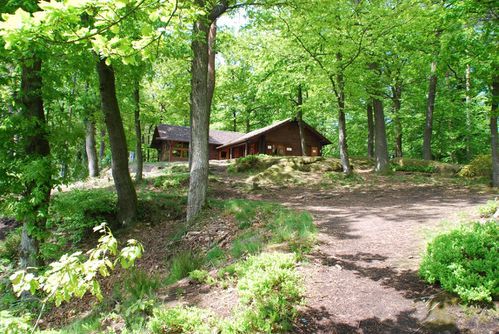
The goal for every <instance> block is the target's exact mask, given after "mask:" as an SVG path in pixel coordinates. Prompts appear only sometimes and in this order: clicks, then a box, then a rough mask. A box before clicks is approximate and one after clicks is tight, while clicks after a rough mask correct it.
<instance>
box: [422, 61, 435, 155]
mask: <svg viewBox="0 0 499 334" xmlns="http://www.w3.org/2000/svg"><path fill="white" fill-rule="evenodd" d="M436 95H437V63H436V62H435V61H433V62H432V63H431V74H430V82H429V85H428V100H427V104H426V120H425V128H424V137H423V159H425V160H431V159H432V154H431V135H432V131H433V112H434V109H435V98H436Z"/></svg>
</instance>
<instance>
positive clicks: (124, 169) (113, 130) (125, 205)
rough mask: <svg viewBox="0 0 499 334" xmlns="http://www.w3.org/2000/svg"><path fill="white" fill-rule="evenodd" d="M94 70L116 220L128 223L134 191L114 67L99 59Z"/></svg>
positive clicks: (132, 212)
mask: <svg viewBox="0 0 499 334" xmlns="http://www.w3.org/2000/svg"><path fill="white" fill-rule="evenodd" d="M97 72H98V74H99V90H100V95H101V106H102V112H103V113H104V121H105V123H106V127H107V133H108V134H109V144H110V147H111V156H112V168H111V169H112V173H113V179H114V184H115V186H116V192H117V194H118V220H119V221H120V222H121V223H122V224H128V223H130V222H132V221H134V220H135V218H136V216H137V194H136V192H135V187H134V185H133V183H132V179H131V177H130V172H129V170H128V149H127V143H126V137H125V130H124V129H123V122H122V120H121V114H120V109H119V106H118V100H117V99H116V87H115V78H114V69H113V67H112V66H110V65H107V64H106V61H105V59H100V60H99V62H98V63H97Z"/></svg>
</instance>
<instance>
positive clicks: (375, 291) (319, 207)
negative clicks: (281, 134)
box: [41, 159, 499, 334]
mask: <svg viewBox="0 0 499 334" xmlns="http://www.w3.org/2000/svg"><path fill="white" fill-rule="evenodd" d="M320 164H322V165H321V166H319V167H320V168H315V167H314V168H312V169H311V170H308V171H307V170H301V169H303V168H302V167H303V166H301V167H297V166H296V165H294V167H293V168H298V170H295V169H293V168H291V167H289V166H288V165H287V163H284V164H281V165H280V164H277V165H273V166H271V167H270V168H267V169H264V170H263V171H262V172H260V173H258V172H255V171H249V172H242V173H230V172H228V170H227V169H228V168H227V167H228V166H229V163H228V162H213V163H212V164H211V165H210V185H209V196H210V198H212V199H216V200H221V201H222V202H223V201H227V200H229V201H230V200H232V199H242V200H258V201H269V202H275V203H279V204H281V205H284V206H285V207H289V208H292V209H294V210H298V211H307V212H309V213H310V214H311V215H312V216H313V218H314V223H315V224H316V225H317V227H318V235H317V243H316V245H315V247H314V248H313V249H312V251H311V252H310V253H308V254H306V255H305V258H304V261H302V262H300V264H299V266H298V271H299V273H300V275H301V276H302V278H303V281H304V284H305V303H304V305H303V306H301V307H300V313H299V316H298V318H297V320H296V323H295V326H294V329H293V331H292V333H296V334H303V333H331V334H333V333H338V334H343V333H497V328H499V317H498V311H497V309H498V306H499V305H497V303H496V305H495V309H494V307H482V306H463V305H460V304H459V303H458V300H457V299H456V298H455V297H453V296H450V295H448V294H446V293H444V292H443V291H442V290H441V289H440V288H439V287H437V286H431V285H428V284H426V283H425V282H423V281H422V280H421V279H420V278H419V277H418V273H417V271H418V266H419V262H420V260H421V256H422V253H423V252H424V250H425V247H426V244H427V242H428V241H429V240H431V238H432V237H434V236H435V235H437V234H438V233H441V232H443V231H446V230H449V229H452V228H455V227H456V226H459V225H460V224H462V223H465V222H469V221H473V220H479V219H480V217H479V215H478V207H479V206H480V205H483V204H485V203H486V202H487V200H490V199H493V198H494V197H497V196H498V194H497V192H493V191H492V190H491V188H489V187H487V186H486V185H484V184H480V183H474V182H468V181H463V180H459V179H458V178H456V177H449V176H443V175H436V174H429V173H408V172H395V173H391V174H389V175H385V176H381V175H376V174H375V173H372V170H371V166H370V165H369V163H365V161H360V160H359V161H356V162H355V164H356V170H355V172H356V174H355V175H354V177H352V178H344V177H343V176H342V174H341V173H338V172H334V171H331V169H329V170H328V171H325V170H323V167H324V166H326V165H327V166H326V167H328V166H329V167H328V168H332V169H334V168H336V167H334V164H337V162H336V161H334V160H333V159H332V160H331V161H329V160H327V161H322V162H318V163H317V165H320ZM180 165H182V164H180ZM168 166H169V165H167V164H150V165H146V166H145V173H144V174H145V175H144V176H145V180H146V181H145V183H144V184H143V185H142V186H141V187H140V188H139V193H142V194H146V193H152V194H157V195H161V194H163V192H164V191H163V190H162V189H161V188H158V187H157V186H156V181H158V180H160V178H161V177H165V175H169V174H168V173H167V172H166V171H167V168H169V167H168ZM331 166H333V167H331ZM180 167H182V166H180ZM316 167H317V166H316ZM183 168H186V167H185V166H184V167H183ZM269 171H271V173H269ZM165 173H166V174H165ZM259 175H260V177H258V176H259ZM166 177H167V178H168V177H170V176H166ZM111 181H112V180H111V177H110V175H108V174H106V173H104V175H103V177H101V178H99V179H93V180H89V181H87V182H80V183H77V184H73V185H71V186H69V187H67V188H65V189H63V191H70V190H72V189H89V188H105V189H109V190H111V191H112V183H111ZM274 181H275V182H274ZM179 187H180V188H179V189H177V190H176V191H178V196H179V197H183V196H184V194H185V192H186V188H187V183H186V182H185V180H184V181H182V182H181V183H180V184H179ZM170 193H171V194H167V196H170V197H166V198H164V199H161V197H153V200H152V202H151V203H152V204H153V207H151V208H149V209H150V210H151V212H149V213H148V216H146V218H145V220H144V222H145V224H141V225H138V226H132V227H130V228H129V229H125V230H124V231H121V232H120V231H117V233H116V235H117V237H118V239H119V240H121V241H124V240H126V239H127V238H130V237H133V238H135V239H137V240H140V241H141V242H142V243H143V244H144V248H145V253H144V257H143V258H142V259H141V260H140V261H139V262H138V264H137V265H138V268H137V269H138V271H141V272H144V273H150V274H151V275H153V276H154V277H155V279H160V280H164V279H165V278H166V277H168V274H169V269H168V266H167V265H166V264H167V263H168V261H169V259H171V258H172V256H174V255H175V253H177V252H179V251H181V250H182V249H191V248H192V247H193V245H196V247H197V246H202V247H203V246H204V245H211V244H213V243H216V244H217V243H218V244H219V245H220V246H221V247H222V248H223V249H226V248H227V247H229V245H230V244H231V242H232V241H233V240H234V238H235V235H236V234H237V233H238V227H237V224H236V223H235V222H234V219H233V217H231V216H230V215H226V214H223V213H221V212H220V211H219V209H217V208H216V207H214V208H208V209H207V217H205V219H204V220H203V224H204V225H198V226H190V227H187V229H185V230H183V228H184V227H183V226H184V222H183V219H182V218H181V217H183V206H184V205H185V204H181V203H183V202H178V201H173V202H160V200H161V201H165V200H166V201H171V200H173V199H174V198H176V197H177V192H175V191H173V192H172V191H170ZM183 198H185V197H183ZM255 203H257V202H255ZM177 211H178V212H177ZM172 212H176V214H173V215H172ZM149 218H154V221H151V220H150V219H149ZM179 231H182V233H183V237H181V238H180V239H179V238H177V237H175V236H176V235H179ZM90 241H91V242H90V245H93V241H92V240H90ZM90 245H89V246H90ZM271 247H279V245H272V246H271ZM127 275H128V274H127V273H126V272H124V271H117V272H116V273H115V274H113V275H112V276H111V277H108V278H106V279H104V280H103V281H102V287H103V291H104V295H105V300H106V303H105V304H106V305H107V306H101V309H106V307H107V308H113V307H114V308H116V307H118V306H119V305H118V304H119V303H118V302H115V300H116V297H115V296H114V292H113V290H115V288H116V286H122V287H125V288H126V284H123V282H126V281H127V277H128V276H127ZM151 277H152V276H151ZM128 280H129V279H128ZM125 290H126V289H125ZM155 295H156V298H157V299H158V300H159V301H160V302H161V303H162V304H164V305H165V306H175V305H195V306H198V307H201V308H205V309H209V310H211V311H213V312H215V313H216V314H218V315H219V316H222V317H226V316H229V315H230V314H231V311H232V310H233V309H234V307H235V305H236V304H237V302H238V300H237V299H238V296H237V291H236V290H235V289H234V288H233V287H231V286H229V287H228V288H227V287H225V288H223V287H220V286H208V285H206V284H201V285H199V284H193V283H192V282H191V281H189V279H187V278H186V279H182V280H180V281H178V282H177V283H174V284H173V285H167V286H161V287H160V288H159V289H158V290H157V291H156V292H155ZM116 303H118V304H116ZM115 304H116V305H115ZM92 305H95V300H94V298H92V297H91V296H85V297H84V298H83V300H75V301H72V302H70V303H67V304H64V305H63V306H62V307H60V308H57V309H52V310H51V312H49V313H48V314H46V316H45V317H44V323H43V324H41V327H44V328H54V327H61V326H65V325H68V324H69V323H74V322H75V321H76V320H77V319H81V318H83V317H84V316H85V315H88V314H89V313H90V311H91V310H92V308H93V307H92ZM105 318H106V317H105ZM105 318H104V319H105ZM120 321H121V322H124V320H123V319H122V320H120ZM115 325H116V324H114V325H113V326H115ZM100 326H104V327H105V326H106V324H105V322H104V323H102V324H101V325H100ZM67 332H68V333H70V332H72V331H71V329H69V330H68V331H67ZM73 332H75V333H76V331H73ZM118 332H119V331H118ZM64 333H66V332H64Z"/></svg>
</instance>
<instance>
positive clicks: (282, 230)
mask: <svg viewBox="0 0 499 334" xmlns="http://www.w3.org/2000/svg"><path fill="white" fill-rule="evenodd" d="M269 228H270V229H271V230H272V232H273V240H274V241H276V242H288V243H289V246H290V247H291V249H292V250H293V251H295V252H298V253H302V252H307V251H310V249H311V248H312V246H313V244H314V243H315V235H316V234H317V227H316V226H315V224H314V222H313V219H312V216H311V215H310V214H309V213H308V212H292V211H289V210H284V211H282V212H280V214H279V215H278V216H277V217H276V219H275V220H273V221H272V222H271V223H270V225H269Z"/></svg>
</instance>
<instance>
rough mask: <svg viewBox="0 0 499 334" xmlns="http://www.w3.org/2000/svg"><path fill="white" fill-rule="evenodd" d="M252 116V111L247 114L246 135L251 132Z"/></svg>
mask: <svg viewBox="0 0 499 334" xmlns="http://www.w3.org/2000/svg"><path fill="white" fill-rule="evenodd" d="M250 116H251V111H249V112H248V113H247V114H246V120H245V123H246V133H248V132H250V130H251V122H250Z"/></svg>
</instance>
